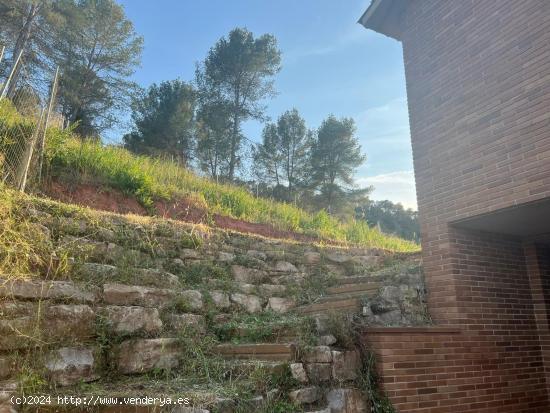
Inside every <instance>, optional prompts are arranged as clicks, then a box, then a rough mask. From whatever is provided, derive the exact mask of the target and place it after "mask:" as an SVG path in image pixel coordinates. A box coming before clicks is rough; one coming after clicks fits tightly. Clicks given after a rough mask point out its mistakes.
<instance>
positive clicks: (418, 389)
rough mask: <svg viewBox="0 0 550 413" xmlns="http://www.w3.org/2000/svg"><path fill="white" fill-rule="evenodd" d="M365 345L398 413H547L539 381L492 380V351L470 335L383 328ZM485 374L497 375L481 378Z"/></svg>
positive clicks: (371, 333) (369, 332)
mask: <svg viewBox="0 0 550 413" xmlns="http://www.w3.org/2000/svg"><path fill="white" fill-rule="evenodd" d="M365 340H366V341H367V342H368V344H369V345H370V346H371V348H373V349H374V352H375V354H376V356H377V359H378V367H379V370H380V375H381V378H382V379H383V386H384V389H385V390H386V393H387V395H388V396H389V397H390V399H391V401H392V403H393V405H394V407H395V408H396V409H397V411H398V412H423V413H449V412H453V413H458V412H460V413H462V412H472V413H473V412H476V413H477V412H484V413H488V412H491V413H506V412H510V413H512V412H513V413H527V412H529V413H533V412H541V413H542V412H547V411H548V408H547V405H546V400H545V391H544V389H541V387H540V379H539V378H532V379H530V380H524V381H523V382H522V383H516V382H515V380H512V381H508V382H502V381H501V380H500V375H499V374H494V373H495V371H496V370H497V369H498V364H499V362H498V361H497V360H495V359H494V357H492V356H491V353H485V352H483V351H490V350H491V349H490V348H488V347H487V348H485V347H480V345H479V343H478V342H477V339H476V338H475V336H472V335H470V334H467V333H466V332H460V331H459V330H453V329H450V328H427V329H417V328H408V329H407V328H405V329H391V328H379V329H370V330H367V331H366V332H365ZM480 349H483V351H480ZM484 359H485V360H484ZM481 369H486V371H491V372H493V374H489V375H481V374H480V370H481ZM523 375H528V373H524V374H523ZM506 387H510V388H513V391H508V392H507V391H506Z"/></svg>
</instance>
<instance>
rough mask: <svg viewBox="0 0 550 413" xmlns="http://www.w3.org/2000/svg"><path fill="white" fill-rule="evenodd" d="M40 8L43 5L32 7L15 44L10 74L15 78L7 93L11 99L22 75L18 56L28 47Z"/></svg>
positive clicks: (33, 5) (33, 4)
mask: <svg viewBox="0 0 550 413" xmlns="http://www.w3.org/2000/svg"><path fill="white" fill-rule="evenodd" d="M40 7H41V3H36V4H35V3H32V4H31V5H30V7H29V12H28V13H27V16H26V18H25V22H24V23H23V27H22V28H21V31H20V32H19V35H18V36H17V41H16V42H15V47H14V49H13V54H12V59H13V62H12V64H11V67H10V70H9V72H8V73H11V72H12V71H13V76H12V78H11V81H10V84H9V85H8V91H7V96H8V97H9V98H10V99H11V98H13V96H14V95H15V90H16V86H17V81H18V80H19V75H20V74H21V63H19V64H18V65H17V66H15V65H16V64H17V56H19V54H20V53H21V52H22V51H23V50H25V48H26V47H27V44H28V42H29V39H30V37H31V32H32V24H33V23H34V20H35V19H36V16H37V15H38V12H39V11H40Z"/></svg>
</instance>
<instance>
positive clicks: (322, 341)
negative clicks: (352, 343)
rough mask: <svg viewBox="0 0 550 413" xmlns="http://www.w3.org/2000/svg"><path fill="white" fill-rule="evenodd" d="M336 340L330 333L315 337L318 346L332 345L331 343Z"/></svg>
mask: <svg viewBox="0 0 550 413" xmlns="http://www.w3.org/2000/svg"><path fill="white" fill-rule="evenodd" d="M336 341H337V340H336V337H334V336H333V335H332V334H327V335H324V336H320V337H319V338H318V339H317V342H318V344H319V345H320V346H332V345H333V344H336Z"/></svg>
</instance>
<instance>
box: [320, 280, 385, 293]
mask: <svg viewBox="0 0 550 413" xmlns="http://www.w3.org/2000/svg"><path fill="white" fill-rule="evenodd" d="M380 287H381V284H380V283H357V284H341V285H339V286H336V287H329V288H327V294H328V295H331V296H336V295H342V294H347V295H349V294H357V295H365V294H369V293H371V294H372V293H375V292H376V291H378V290H379V289H380Z"/></svg>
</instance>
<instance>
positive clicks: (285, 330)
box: [232, 326, 300, 343]
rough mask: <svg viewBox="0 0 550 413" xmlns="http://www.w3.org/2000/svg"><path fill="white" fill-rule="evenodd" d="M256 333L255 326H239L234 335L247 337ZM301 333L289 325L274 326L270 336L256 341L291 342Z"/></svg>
mask: <svg viewBox="0 0 550 413" xmlns="http://www.w3.org/2000/svg"><path fill="white" fill-rule="evenodd" d="M255 334H256V333H255V332H254V329H253V328H250V327H237V328H236V329H235V330H234V331H233V334H232V336H233V337H237V338H246V337H251V336H254V335H255ZM299 335H300V332H299V331H296V330H293V329H292V327H288V326H274V327H273V329H272V330H271V332H270V334H269V336H266V337H265V340H261V339H260V340H255V341H269V342H270V343H290V342H293V341H295V340H296V339H297V337H298V336H299Z"/></svg>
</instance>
